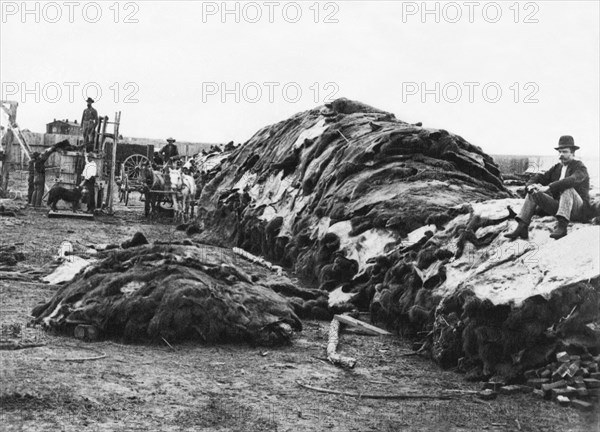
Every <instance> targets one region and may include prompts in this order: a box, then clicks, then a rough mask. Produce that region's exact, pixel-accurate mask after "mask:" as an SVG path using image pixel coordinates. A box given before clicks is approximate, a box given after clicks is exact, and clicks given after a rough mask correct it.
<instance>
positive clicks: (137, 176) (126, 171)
mask: <svg viewBox="0 0 600 432" xmlns="http://www.w3.org/2000/svg"><path fill="white" fill-rule="evenodd" d="M145 165H150V159H148V158H147V157H146V156H142V155H140V154H134V155H131V156H129V157H128V158H127V159H125V160H124V161H123V173H122V177H123V178H128V179H129V180H130V181H131V182H132V183H134V182H137V181H141V180H142V172H143V168H144V166H145Z"/></svg>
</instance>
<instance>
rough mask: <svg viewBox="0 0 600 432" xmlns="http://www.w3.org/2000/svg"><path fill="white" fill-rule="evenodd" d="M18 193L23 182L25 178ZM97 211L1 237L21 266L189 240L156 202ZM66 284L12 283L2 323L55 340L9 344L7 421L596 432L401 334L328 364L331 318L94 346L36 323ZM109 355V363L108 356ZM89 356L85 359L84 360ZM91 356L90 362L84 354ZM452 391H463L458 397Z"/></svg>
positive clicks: (28, 426) (6, 223)
mask: <svg viewBox="0 0 600 432" xmlns="http://www.w3.org/2000/svg"><path fill="white" fill-rule="evenodd" d="M16 179H17V182H16V183H15V184H14V188H15V189H19V188H21V187H22V185H21V184H20V183H19V181H18V180H19V177H18V176H17V177H16ZM132 201H133V203H131V202H130V206H129V207H128V208H125V207H123V206H118V207H117V212H116V216H115V217H97V218H96V220H95V221H93V222H91V221H82V220H74V219H48V218H47V216H46V210H45V209H44V210H43V211H41V210H34V209H26V210H24V212H23V215H22V216H19V217H17V218H6V217H5V218H2V217H0V244H13V243H23V245H21V246H19V250H20V251H22V252H23V253H24V254H25V256H26V260H25V261H24V262H22V263H20V264H19V267H18V268H19V269H20V270H31V269H37V268H40V267H41V266H43V265H45V264H48V263H50V262H52V260H53V257H54V256H55V255H56V253H57V250H58V247H59V245H60V243H61V242H62V241H64V240H67V241H70V242H72V243H73V245H74V248H75V250H76V251H82V250H84V246H83V245H84V244H86V243H120V242H122V241H124V240H126V239H128V238H130V237H131V236H132V235H133V233H135V232H136V231H141V232H142V233H144V234H145V235H146V236H147V238H148V239H149V240H150V241H151V242H152V241H155V240H168V239H181V238H183V237H184V235H183V234H182V233H179V232H176V231H175V230H174V226H173V225H171V224H169V223H167V222H166V221H152V222H151V221H148V220H146V219H145V218H144V217H143V211H142V204H143V203H141V202H139V200H138V195H137V194H135V193H134V194H133V200H132ZM55 290H56V287H55V286H51V285H45V284H42V283H37V282H21V281H8V280H0V324H2V326H3V329H4V330H6V329H8V328H13V329H15V330H14V331H15V332H16V333H18V332H19V331H20V337H21V338H22V339H23V340H29V341H35V342H39V343H40V344H43V346H39V347H35V348H27V349H20V350H0V362H1V363H0V378H1V380H0V382H1V388H0V405H1V413H0V430H2V431H50V430H52V431H58V430H60V431H136V430H139V431H213V430H217V431H240V432H241V431H328V430H330V431H360V432H362V431H440V430H447V431H482V430H485V431H516V430H522V431H561V432H564V431H593V430H600V427H599V424H598V413H597V412H594V413H581V412H579V411H576V410H574V409H571V408H561V407H559V406H558V405H556V404H554V403H550V402H547V401H543V400H541V399H538V398H536V397H534V396H533V395H531V394H521V395H516V396H503V395H500V396H498V398H497V399H496V400H494V401H481V400H479V399H478V398H477V397H476V396H474V395H473V394H469V392H472V391H475V390H479V389H480V388H481V386H480V384H477V383H468V382H466V381H465V380H464V377H463V376H462V375H460V374H458V373H455V372H453V371H444V370H441V369H439V368H438V367H437V366H436V365H435V364H434V363H432V362H431V361H430V360H428V359H424V358H420V357H416V356H412V355H409V356H407V355H406V354H409V353H411V352H412V351H411V350H410V342H409V341H404V340H402V339H400V338H398V337H372V336H364V335H359V334H354V333H343V335H342V337H341V340H340V351H341V352H342V353H343V354H345V355H348V356H352V357H355V358H356V359H357V364H356V367H355V368H354V369H352V370H343V369H340V368H337V367H335V366H333V365H331V364H329V363H327V361H325V360H324V358H325V357H326V352H325V351H326V344H327V333H328V327H329V323H327V322H319V321H307V322H304V330H303V332H302V333H300V334H298V335H297V336H296V337H295V338H294V340H293V343H292V345H290V346H286V347H282V348H276V349H264V348H260V347H259V348H257V347H252V346H234V345H219V346H204V345H200V344H192V343H188V344H183V345H175V346H174V347H170V346H168V345H167V344H164V345H122V344H120V343H118V341H102V342H96V343H85V342H82V341H79V340H76V339H73V338H68V337H64V336H58V335H52V334H48V333H45V332H43V331H42V330H40V329H38V328H31V327H27V326H26V325H27V322H28V321H29V319H30V316H29V313H30V311H31V309H32V307H33V306H35V305H36V304H37V303H39V302H42V301H47V300H48V299H49V298H50V297H51V296H52V295H53V293H54V291H55ZM94 358H97V359H94ZM74 359H78V360H80V361H73V360H74ZM83 359H87V360H83ZM298 382H302V383H306V384H309V385H311V386H316V387H321V388H327V389H331V390H338V391H343V392H352V393H360V394H378V395H394V394H399V393H412V394H416V393H419V394H427V395H438V394H440V393H441V392H444V391H445V394H452V395H454V396H453V397H452V398H451V399H443V400H437V399H408V400H398V399H372V398H364V397H363V398H359V397H353V396H344V395H335V394H327V393H321V392H317V391H314V390H310V389H306V388H303V387H301V386H300V385H299V384H298ZM448 390H452V391H454V393H452V392H450V393H448V392H447V391H448Z"/></svg>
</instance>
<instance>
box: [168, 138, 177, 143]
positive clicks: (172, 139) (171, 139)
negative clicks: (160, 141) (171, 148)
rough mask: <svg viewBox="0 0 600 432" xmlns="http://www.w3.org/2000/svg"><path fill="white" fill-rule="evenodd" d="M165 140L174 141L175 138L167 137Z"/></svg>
mask: <svg viewBox="0 0 600 432" xmlns="http://www.w3.org/2000/svg"><path fill="white" fill-rule="evenodd" d="M167 142H175V138H167Z"/></svg>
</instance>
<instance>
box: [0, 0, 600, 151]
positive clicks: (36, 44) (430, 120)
mask: <svg viewBox="0 0 600 432" xmlns="http://www.w3.org/2000/svg"><path fill="white" fill-rule="evenodd" d="M0 3H1V5H0V10H1V17H0V26H1V27H0V83H1V85H2V88H1V91H2V94H1V98H2V99H8V100H16V101H18V102H19V109H18V117H17V120H18V123H19V125H20V126H21V128H27V129H30V130H32V131H36V132H43V131H44V130H45V124H46V123H48V122H50V121H52V120H53V119H55V118H56V119H65V118H68V119H70V120H74V119H78V120H79V119H80V118H81V113H82V111H83V109H84V108H85V102H84V101H85V99H86V98H87V97H88V96H91V97H92V98H94V99H96V103H95V104H94V106H95V108H96V109H97V110H98V112H99V113H100V115H108V116H109V117H111V118H112V117H113V116H114V113H115V112H116V111H121V112H122V125H121V133H122V134H123V135H125V136H132V137H145V138H163V137H164V138H166V137H168V136H173V137H175V138H177V139H178V140H179V141H192V142H206V143H226V142H228V141H230V140H234V141H235V142H244V141H246V140H247V139H249V138H250V137H251V136H252V135H253V134H254V133H255V132H256V131H257V130H259V129H260V128H262V127H264V126H266V125H268V124H273V123H276V122H278V121H281V120H284V119H286V118H288V117H289V116H291V115H293V114H295V113H297V112H300V111H304V110H307V109H311V108H314V107H316V106H319V105H322V104H323V103H325V102H328V101H330V100H331V99H335V98H337V97H347V98H349V99H354V100H359V101H361V102H364V103H367V104H369V105H372V106H375V107H377V108H380V109H383V110H386V111H390V112H393V113H394V114H395V115H396V117H397V118H398V119H400V120H404V121H407V122H411V123H414V122H418V121H420V122H423V125H424V126H425V127H432V128H443V129H446V130H448V131H450V132H453V133H456V134H458V135H461V136H462V137H463V138H465V139H466V140H468V141H469V142H471V143H472V144H475V145H478V146H480V147H481V148H482V149H483V150H484V151H485V152H487V153H490V154H554V153H555V152H554V150H553V148H554V147H555V146H556V145H557V143H558V139H559V137H560V136H561V135H567V134H568V135H573V136H574V138H575V142H576V144H578V145H579V146H580V147H581V150H580V152H579V156H582V157H586V158H590V157H598V156H599V152H600V128H599V119H600V96H599V95H600V89H599V85H600V69H599V53H600V46H599V44H600V42H599V41H600V31H599V22H600V10H599V4H600V2H597V1H536V2H513V1H510V2H487V1H474V2H435V1H431V2H420V1H419V2H403V1H368V2H367V1H336V2H328V1H322V2H315V1H300V2H286V1H280V2H268V1H265V2H233V1H232V2H200V1H196V2H192V1H164V2H160V1H137V2H113V1H111V2H97V3H95V2H85V1H82V2H71V3H69V2H27V3H23V2H20V1H18V2H12V1H2V2H0ZM25 9H26V10H25ZM3 121H4V120H3Z"/></svg>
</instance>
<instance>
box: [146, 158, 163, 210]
mask: <svg viewBox="0 0 600 432" xmlns="http://www.w3.org/2000/svg"><path fill="white" fill-rule="evenodd" d="M142 175H143V178H144V182H145V183H146V185H145V187H144V194H145V205H144V213H145V215H146V217H148V215H149V214H152V213H154V212H155V210H156V206H157V204H158V205H159V206H160V202H161V201H162V196H161V194H159V193H155V191H165V190H167V182H166V181H165V177H164V176H163V174H162V173H160V172H159V171H154V170H153V169H152V167H151V166H149V165H146V166H144V168H143V170H142Z"/></svg>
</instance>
